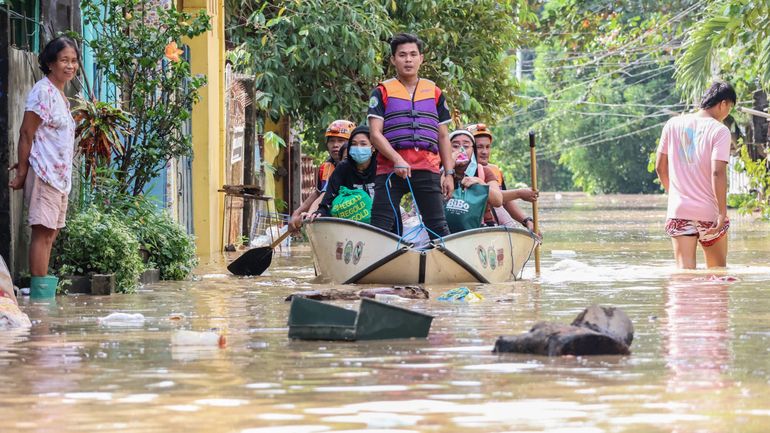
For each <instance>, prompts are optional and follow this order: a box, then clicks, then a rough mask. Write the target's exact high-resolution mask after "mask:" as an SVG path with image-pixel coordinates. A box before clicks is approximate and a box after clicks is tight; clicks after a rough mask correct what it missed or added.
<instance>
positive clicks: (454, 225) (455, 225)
mask: <svg viewBox="0 0 770 433" xmlns="http://www.w3.org/2000/svg"><path fill="white" fill-rule="evenodd" d="M488 197H489V186H487V185H481V184H478V183H477V184H474V185H471V186H470V188H463V187H458V188H455V191H454V192H453V193H452V198H450V199H449V200H448V201H447V202H446V204H445V205H444V214H445V215H446V222H447V224H448V225H449V231H450V232H452V233H458V232H461V231H463V230H469V229H476V228H479V227H481V220H482V218H483V217H484V210H485V209H486V208H487V198H488Z"/></svg>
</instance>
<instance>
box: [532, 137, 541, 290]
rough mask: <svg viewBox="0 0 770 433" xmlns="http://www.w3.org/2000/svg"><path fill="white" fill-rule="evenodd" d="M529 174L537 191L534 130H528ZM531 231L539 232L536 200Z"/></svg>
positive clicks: (537, 257) (537, 266)
mask: <svg viewBox="0 0 770 433" xmlns="http://www.w3.org/2000/svg"><path fill="white" fill-rule="evenodd" d="M529 159H530V162H531V164H530V174H531V175H532V190H533V191H537V155H536V152H535V131H529ZM532 224H533V226H534V227H533V231H534V232H535V233H539V231H538V223H537V200H535V201H534V202H532ZM535 275H540V245H539V244H538V246H536V247H535Z"/></svg>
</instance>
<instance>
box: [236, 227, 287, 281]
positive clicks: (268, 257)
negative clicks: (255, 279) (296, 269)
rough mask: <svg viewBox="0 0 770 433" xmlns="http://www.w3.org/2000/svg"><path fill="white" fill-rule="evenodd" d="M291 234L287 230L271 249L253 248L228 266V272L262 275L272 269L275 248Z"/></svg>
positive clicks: (271, 245)
mask: <svg viewBox="0 0 770 433" xmlns="http://www.w3.org/2000/svg"><path fill="white" fill-rule="evenodd" d="M290 234H291V231H290V230H286V233H284V234H282V235H281V236H280V237H279V238H278V239H276V240H275V241H274V242H273V243H272V244H270V246H269V247H259V248H252V249H250V250H248V251H246V252H245V253H243V254H241V256H240V257H238V258H237V259H235V260H233V262H232V263H230V264H229V265H227V270H228V271H230V272H232V273H233V275H243V276H249V275H262V272H265V269H267V268H269V267H270V262H271V261H272V260H273V248H275V247H277V246H278V244H280V243H281V242H283V240H284V239H286V238H287V237H289V235H290Z"/></svg>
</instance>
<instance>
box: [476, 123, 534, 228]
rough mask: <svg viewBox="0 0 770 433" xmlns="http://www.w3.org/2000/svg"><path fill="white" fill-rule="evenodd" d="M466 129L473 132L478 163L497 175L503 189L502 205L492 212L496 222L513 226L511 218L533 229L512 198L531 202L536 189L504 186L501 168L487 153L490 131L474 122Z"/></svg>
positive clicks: (490, 140) (489, 148)
mask: <svg viewBox="0 0 770 433" xmlns="http://www.w3.org/2000/svg"><path fill="white" fill-rule="evenodd" d="M468 130H469V131H471V133H473V138H474V139H475V140H476V149H477V155H478V163H479V165H481V166H483V167H489V168H490V169H491V171H492V172H493V173H494V174H495V176H496V177H497V182H498V184H499V185H500V188H501V189H502V191H503V206H500V207H497V208H495V209H494V214H495V217H496V220H497V223H498V224H500V225H504V226H508V227H513V226H514V224H511V223H513V220H515V221H516V222H518V223H520V224H521V225H523V226H524V227H526V228H527V229H528V230H529V231H533V230H534V228H535V225H534V222H533V220H532V217H528V216H527V215H526V214H525V213H524V211H522V210H521V208H519V207H518V206H516V203H514V200H516V199H521V200H524V201H528V202H530V203H533V202H535V201H537V198H538V196H539V194H540V193H539V192H538V191H534V190H532V189H531V188H518V189H507V188H506V186H505V177H504V176H503V172H502V170H500V168H499V167H498V166H496V165H494V164H492V163H490V162H489V155H490V154H491V153H492V140H493V139H494V137H493V136H492V131H491V130H490V129H489V127H487V125H485V124H483V123H476V124H473V125H468Z"/></svg>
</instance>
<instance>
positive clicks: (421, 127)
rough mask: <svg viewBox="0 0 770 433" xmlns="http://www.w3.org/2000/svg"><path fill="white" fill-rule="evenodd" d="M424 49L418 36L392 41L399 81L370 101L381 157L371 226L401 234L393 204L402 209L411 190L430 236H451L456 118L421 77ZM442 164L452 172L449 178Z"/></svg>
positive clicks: (374, 140)
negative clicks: (448, 204)
mask: <svg viewBox="0 0 770 433" xmlns="http://www.w3.org/2000/svg"><path fill="white" fill-rule="evenodd" d="M422 45H423V43H422V41H421V40H420V39H419V38H418V37H417V36H415V35H411V34H406V33H401V34H398V35H396V36H394V37H393V38H392V39H391V41H390V50H391V57H390V62H391V63H392V64H393V66H395V68H396V78H393V79H390V80H386V81H384V82H382V83H381V84H380V85H379V86H377V87H376V88H375V89H374V90H373V91H372V95H371V99H370V100H369V110H368V113H367V117H368V121H369V128H370V136H371V140H372V144H374V147H375V148H376V149H377V151H378V153H379V154H378V156H377V179H376V181H375V187H374V191H375V193H374V201H373V204H372V221H371V222H372V225H373V226H375V227H378V228H381V229H383V230H388V231H393V232H396V233H398V231H399V230H398V229H399V227H398V224H397V223H396V220H397V218H398V215H396V214H395V213H394V209H393V206H392V205H391V200H392V202H393V203H396V206H398V203H399V202H400V201H401V197H403V196H404V194H406V193H408V192H410V186H411V190H412V191H413V193H414V194H413V195H414V199H415V202H416V203H417V206H418V208H419V209H420V212H421V213H422V219H423V221H424V222H425V225H426V226H427V228H428V229H430V230H429V232H430V235H431V236H432V237H434V236H436V235H437V236H446V235H448V234H449V227H448V226H447V222H446V217H445V215H444V201H443V198H447V199H448V198H450V197H451V195H452V191H453V190H454V180H453V178H452V175H453V174H454V160H452V148H451V146H450V144H449V131H448V129H447V124H448V123H449V122H451V120H452V119H451V116H450V114H449V108H448V107H447V105H446V98H445V97H444V94H443V93H442V92H441V89H439V88H438V87H437V86H436V85H435V84H434V83H433V82H431V81H429V80H426V79H422V78H420V77H419V76H418V72H419V69H420V65H421V64H422V61H423V59H424V57H423V54H422ZM440 165H443V166H444V167H445V168H446V171H445V175H443V176H442V174H441V173H440V171H439V166H440ZM391 174H395V176H391ZM407 179H409V183H407Z"/></svg>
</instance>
